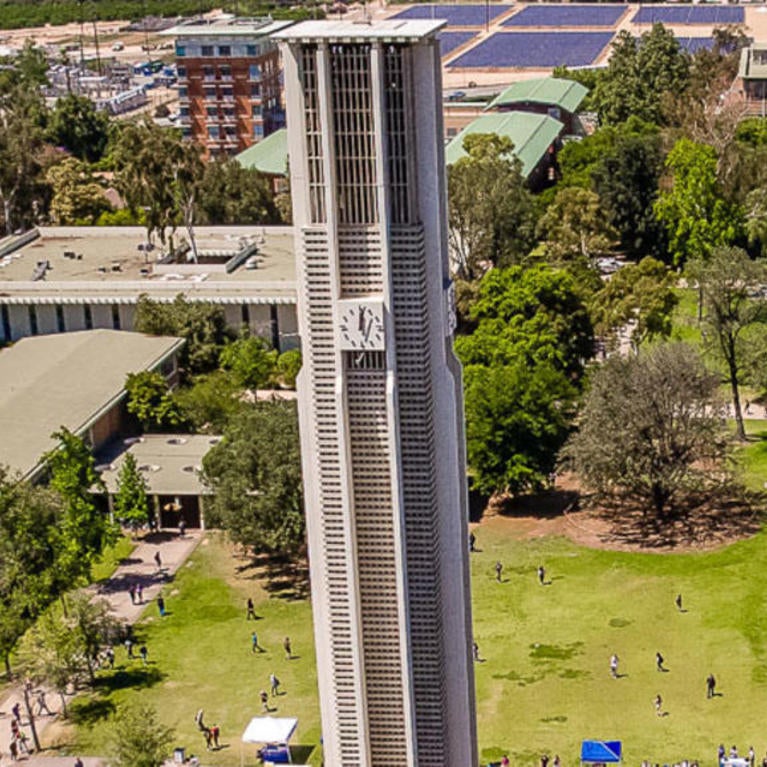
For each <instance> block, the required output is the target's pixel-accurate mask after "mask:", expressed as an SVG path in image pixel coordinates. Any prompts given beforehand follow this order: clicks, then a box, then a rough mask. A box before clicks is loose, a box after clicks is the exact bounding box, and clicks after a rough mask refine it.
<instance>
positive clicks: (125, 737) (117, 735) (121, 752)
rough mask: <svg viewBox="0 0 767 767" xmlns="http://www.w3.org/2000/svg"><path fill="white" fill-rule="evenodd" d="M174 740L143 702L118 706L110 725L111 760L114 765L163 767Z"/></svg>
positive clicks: (119, 766) (151, 709)
mask: <svg viewBox="0 0 767 767" xmlns="http://www.w3.org/2000/svg"><path fill="white" fill-rule="evenodd" d="M174 739H175V734H174V733H173V730H171V729H170V728H168V727H166V726H165V725H163V724H162V723H161V722H160V718H159V716H158V714H157V711H156V710H155V709H154V708H152V707H151V706H148V705H146V704H137V705H135V706H126V707H124V708H121V709H120V711H118V713H117V715H116V716H115V719H114V722H113V724H112V732H111V738H110V748H109V750H110V752H111V757H112V759H111V762H110V764H113V765H114V767H162V765H163V764H165V763H166V761H167V759H168V756H169V755H170V751H171V744H172V743H173V741H174Z"/></svg>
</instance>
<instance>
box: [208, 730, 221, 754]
mask: <svg viewBox="0 0 767 767" xmlns="http://www.w3.org/2000/svg"><path fill="white" fill-rule="evenodd" d="M210 737H211V738H212V740H213V746H214V747H215V748H216V750H218V749H219V748H221V743H220V741H219V738H220V737H221V728H220V727H219V726H218V725H217V724H214V725H213V726H212V727H211V728H210Z"/></svg>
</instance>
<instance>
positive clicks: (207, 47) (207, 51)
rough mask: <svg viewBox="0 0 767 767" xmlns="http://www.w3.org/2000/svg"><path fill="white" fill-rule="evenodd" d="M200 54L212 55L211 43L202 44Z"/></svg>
mask: <svg viewBox="0 0 767 767" xmlns="http://www.w3.org/2000/svg"><path fill="white" fill-rule="evenodd" d="M200 55H202V56H212V55H213V46H212V45H203V46H202V51H201V52H200Z"/></svg>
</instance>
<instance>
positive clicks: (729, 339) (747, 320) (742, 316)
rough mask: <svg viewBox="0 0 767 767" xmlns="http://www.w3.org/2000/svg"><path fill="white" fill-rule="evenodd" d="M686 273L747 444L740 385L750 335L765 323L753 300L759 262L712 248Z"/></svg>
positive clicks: (763, 273) (761, 306) (761, 307)
mask: <svg viewBox="0 0 767 767" xmlns="http://www.w3.org/2000/svg"><path fill="white" fill-rule="evenodd" d="M687 273H688V275H689V277H690V279H691V280H694V281H695V282H696V283H697V284H698V286H699V289H700V292H701V294H702V297H703V310H704V311H703V325H704V327H705V328H706V330H707V331H708V332H707V333H706V338H707V339H708V342H709V347H710V348H711V349H712V350H713V351H714V352H715V353H716V354H717V356H718V357H719V359H721V361H722V362H723V363H724V366H725V370H726V377H727V383H728V384H729V387H730V395H731V397H732V406H733V410H734V413H735V425H736V431H737V436H738V438H739V439H741V440H745V439H746V430H745V426H744V424H743V411H742V407H741V402H740V384H741V379H742V378H743V375H744V372H745V371H746V370H747V367H748V364H747V361H748V353H749V340H750V341H753V339H749V331H750V330H754V329H755V328H757V327H759V326H761V327H762V328H764V324H765V323H767V304H766V303H765V302H764V299H762V298H755V296H756V295H757V293H758V291H759V290H761V288H762V286H763V285H764V284H765V282H767V269H766V268H765V265H764V264H763V263H762V262H758V261H752V260H751V259H750V258H749V257H748V254H747V253H746V252H745V251H743V250H741V249H740V248H715V249H714V251H713V252H712V253H711V255H710V256H709V257H708V258H707V259H703V258H698V259H694V260H693V261H690V262H689V264H688V266H687Z"/></svg>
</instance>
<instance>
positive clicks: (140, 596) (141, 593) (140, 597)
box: [136, 583, 144, 605]
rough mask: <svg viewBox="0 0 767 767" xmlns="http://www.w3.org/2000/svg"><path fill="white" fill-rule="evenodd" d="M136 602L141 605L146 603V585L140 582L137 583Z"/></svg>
mask: <svg viewBox="0 0 767 767" xmlns="http://www.w3.org/2000/svg"><path fill="white" fill-rule="evenodd" d="M136 602H137V603H138V604H140V605H143V604H144V587H143V586H142V585H141V584H140V583H137V584H136Z"/></svg>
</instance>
